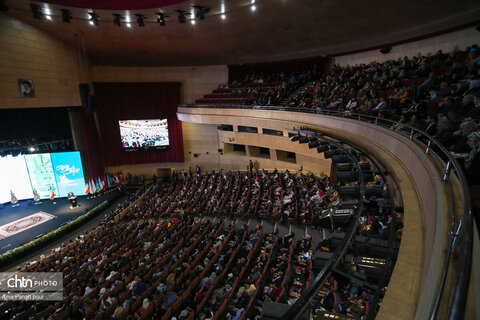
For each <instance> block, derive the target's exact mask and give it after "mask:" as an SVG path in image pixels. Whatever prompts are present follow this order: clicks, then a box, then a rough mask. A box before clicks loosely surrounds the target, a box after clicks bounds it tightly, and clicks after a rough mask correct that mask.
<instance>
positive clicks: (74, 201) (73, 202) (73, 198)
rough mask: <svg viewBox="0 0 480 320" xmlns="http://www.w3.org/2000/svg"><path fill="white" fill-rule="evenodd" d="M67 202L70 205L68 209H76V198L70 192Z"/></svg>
mask: <svg viewBox="0 0 480 320" xmlns="http://www.w3.org/2000/svg"><path fill="white" fill-rule="evenodd" d="M68 200H70V204H71V207H70V208H72V209H74V208H76V207H78V203H77V197H76V196H75V195H74V194H73V193H72V192H70V193H69V194H68Z"/></svg>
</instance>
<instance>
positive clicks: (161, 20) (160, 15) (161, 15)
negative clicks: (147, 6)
mask: <svg viewBox="0 0 480 320" xmlns="http://www.w3.org/2000/svg"><path fill="white" fill-rule="evenodd" d="M155 14H156V15H157V16H158V18H157V22H158V23H159V24H160V25H161V26H162V27H165V26H166V25H167V22H166V21H165V18H168V16H167V15H166V14H165V13H163V12H161V11H159V12H156V13H155Z"/></svg>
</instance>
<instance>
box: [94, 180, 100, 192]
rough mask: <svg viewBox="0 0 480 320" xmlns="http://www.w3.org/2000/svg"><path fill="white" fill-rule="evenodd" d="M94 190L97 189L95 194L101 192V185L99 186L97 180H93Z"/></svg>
mask: <svg viewBox="0 0 480 320" xmlns="http://www.w3.org/2000/svg"><path fill="white" fill-rule="evenodd" d="M95 188H96V189H97V192H100V191H102V188H101V185H100V182H99V179H98V178H97V179H95Z"/></svg>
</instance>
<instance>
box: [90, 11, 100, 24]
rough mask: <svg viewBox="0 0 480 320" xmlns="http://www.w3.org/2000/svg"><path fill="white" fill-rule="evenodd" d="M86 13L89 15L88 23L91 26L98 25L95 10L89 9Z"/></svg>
mask: <svg viewBox="0 0 480 320" xmlns="http://www.w3.org/2000/svg"><path fill="white" fill-rule="evenodd" d="M88 15H89V16H90V18H89V19H88V21H89V23H90V24H91V25H92V26H96V27H98V25H99V23H98V17H99V15H98V14H96V13H95V11H89V12H88Z"/></svg>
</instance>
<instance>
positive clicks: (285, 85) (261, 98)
mask: <svg viewBox="0 0 480 320" xmlns="http://www.w3.org/2000/svg"><path fill="white" fill-rule="evenodd" d="M313 78H314V74H313V72H312V71H305V72H294V73H290V74H286V73H283V72H281V73H274V74H270V75H264V74H263V73H260V74H258V75H248V76H245V78H244V79H239V80H235V81H232V82H231V83H227V84H220V85H219V86H218V88H217V89H216V90H214V91H213V93H212V94H208V95H205V96H204V98H203V99H198V100H197V101H196V103H197V104H242V105H254V106H278V105H279V104H280V103H281V102H282V101H283V100H284V99H286V98H288V97H289V95H290V94H292V93H293V92H295V90H297V88H298V87H299V86H300V85H302V84H304V83H305V82H306V81H309V80H311V79H313Z"/></svg>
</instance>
